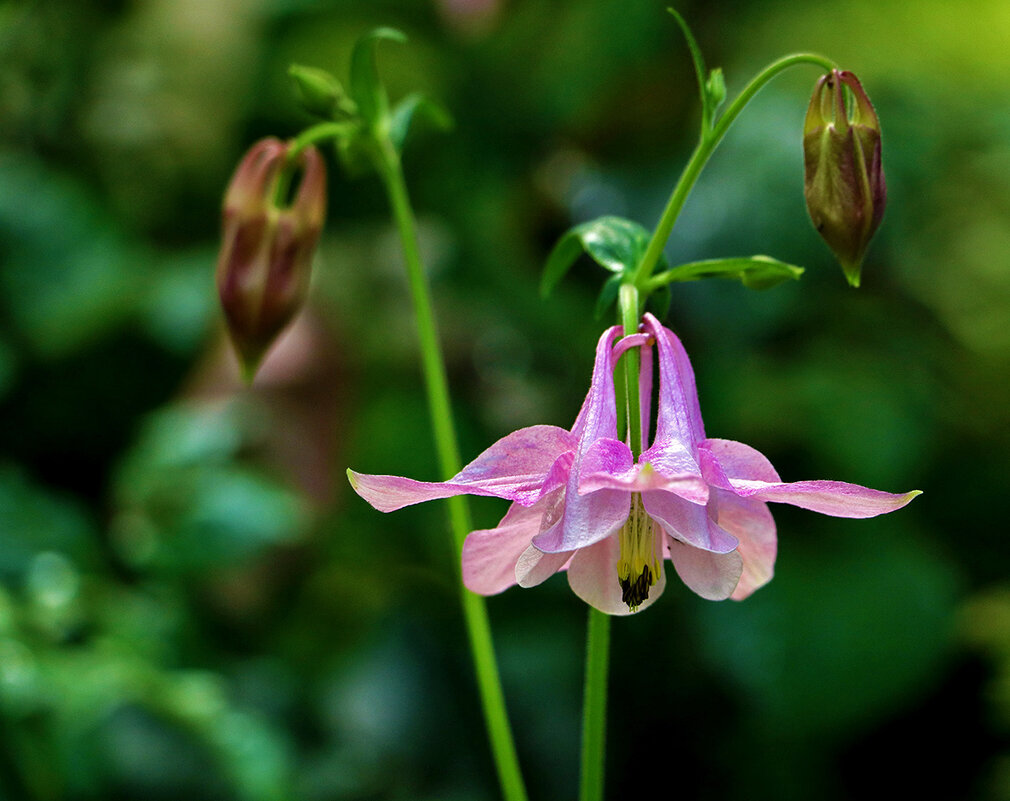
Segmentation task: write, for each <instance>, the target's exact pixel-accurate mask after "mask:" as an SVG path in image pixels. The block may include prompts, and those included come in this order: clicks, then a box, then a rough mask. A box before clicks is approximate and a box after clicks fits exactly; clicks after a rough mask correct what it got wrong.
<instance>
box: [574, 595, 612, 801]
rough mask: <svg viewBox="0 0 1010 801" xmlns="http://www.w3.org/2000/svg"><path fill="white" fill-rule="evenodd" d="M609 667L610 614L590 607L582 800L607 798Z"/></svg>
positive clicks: (583, 717)
mask: <svg viewBox="0 0 1010 801" xmlns="http://www.w3.org/2000/svg"><path fill="white" fill-rule="evenodd" d="M609 667H610V616H609V615H607V614H604V613H603V612H600V611H599V610H597V609H594V608H593V607H589V621H588V623H587V626H586V678H585V689H584V691H583V698H582V771H581V775H580V779H581V781H580V784H579V801H603V769H604V767H605V765H604V762H605V759H606V745H607V732H606V728H607V674H608V672H609Z"/></svg>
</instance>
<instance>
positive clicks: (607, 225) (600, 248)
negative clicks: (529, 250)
mask: <svg viewBox="0 0 1010 801" xmlns="http://www.w3.org/2000/svg"><path fill="white" fill-rule="evenodd" d="M648 244H649V232H648V231H646V230H645V229H644V228H643V227H642V226H641V225H639V224H638V223H636V222H632V221H631V220H625V219H624V218H623V217H609V216H608V217H600V218H598V219H596V220H591V221H590V222H586V223H582V224H581V225H576V226H575V227H574V228H572V229H570V230H569V231H567V232H566V233H565V234H564V235H563V236H562V237H561V239H559V240H558V243H557V245H555V246H554V249H553V250H552V251H551V253H550V255H549V256H548V257H547V264H546V265H545V266H544V275H543V279H542V280H541V282H540V294H541V295H542V296H544V297H547V295H548V294H550V291H551V290H552V289H553V288H554V287H555V286H556V285H557V284H558V282H559V281H560V280H561V279H562V278H563V277H564V275H565V273H566V272H568V268H569V267H571V266H572V264H574V263H575V260H576V259H577V258H578V257H579V255H580V254H581V253H583V252H584V253H586V254H588V255H589V256H590V258H592V259H593V261H595V262H596V263H597V264H599V265H600V266H601V267H603V268H604V269H607V270H609V271H610V272H613V273H617V274H618V275H620V276H623V277H627V276H629V275H630V274H631V273H632V272H633V271H634V269H635V267H636V266H637V265H638V262H639V260H640V259H641V258H642V254H644V253H645V249H646V248H647V247H648Z"/></svg>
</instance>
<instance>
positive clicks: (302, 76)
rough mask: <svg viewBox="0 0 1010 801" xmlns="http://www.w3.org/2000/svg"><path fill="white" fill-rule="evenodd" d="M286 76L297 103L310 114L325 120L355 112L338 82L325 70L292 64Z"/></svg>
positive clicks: (353, 105)
mask: <svg viewBox="0 0 1010 801" xmlns="http://www.w3.org/2000/svg"><path fill="white" fill-rule="evenodd" d="M288 75H289V76H290V77H291V80H292V82H293V83H294V85H295V93H296V94H297V96H298V102H299V103H301V105H302V108H304V109H305V110H306V111H307V112H309V113H310V114H314V115H316V116H317V117H322V118H323V119H325V120H334V119H340V118H344V117H351V116H353V115H354V114H355V112H356V111H357V107H356V106H355V104H354V101H353V100H351V98H349V97H348V96H347V93H346V92H345V91H344V87H343V86H341V85H340V81H338V80H337V79H336V78H334V77H333V76H332V75H330V73H328V72H327V71H326V70H321V69H318V68H317V67H305V66H302V65H301V64H292V65H291V66H290V67H288Z"/></svg>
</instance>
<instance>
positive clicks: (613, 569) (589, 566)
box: [568, 536, 666, 615]
mask: <svg viewBox="0 0 1010 801" xmlns="http://www.w3.org/2000/svg"><path fill="white" fill-rule="evenodd" d="M662 539H663V538H662V536H658V537H656V544H657V558H658V561H659V565H660V568H659V576H658V578H657V579H656V583H655V584H653V585H652V587H651V588H650V589H649V595H648V597H647V598H646V599H645V600H644V601H643V602H642V603H641V605H640V606H639V607H638V608H637V609H636V610H635V611H636V613H637V612H641V611H642V610H643V609H645V608H646V607H648V606H650V605H651V604H652V602H653V601H655V600H656V599H657V598H658V597H659V596H660V595H662V594H663V589H664V588H665V587H666V572H665V571H664V570H663V558H662V554H661V553H659V551H661V550H662ZM620 554H621V544H620V540H619V539H618V537H616V536H613V537H607V538H606V539H605V540H601V541H600V542H598V543H596V544H595V545H592V546H590V547H589V548H583V549H582V550H581V551H576V552H575V555H574V556H573V557H572V562H571V564H570V565H569V566H568V583H569V585H570V586H571V588H572V591H573V592H574V593H575V594H576V595H578V596H579V597H580V598H581V599H582V600H583V601H585V602H586V603H587V604H589V605H590V606H592V607H594V608H596V609H599V610H600V611H601V612H605V613H606V614H608V615H630V614H632V611H631V609H629V608H628V605H627V604H626V603H625V602H624V600H623V599H622V593H621V583H620V581H618V578H617V560H618V558H619V557H620Z"/></svg>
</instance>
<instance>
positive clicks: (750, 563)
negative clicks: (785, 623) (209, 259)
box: [348, 314, 919, 615]
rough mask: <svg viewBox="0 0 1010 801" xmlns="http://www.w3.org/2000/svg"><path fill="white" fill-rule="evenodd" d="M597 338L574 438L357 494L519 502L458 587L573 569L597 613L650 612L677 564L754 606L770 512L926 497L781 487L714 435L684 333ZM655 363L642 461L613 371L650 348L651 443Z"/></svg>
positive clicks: (854, 510)
mask: <svg viewBox="0 0 1010 801" xmlns="http://www.w3.org/2000/svg"><path fill="white" fill-rule="evenodd" d="M620 333H621V329H620V327H617V326H615V327H614V328H611V329H608V330H607V331H605V332H604V333H603V336H602V337H600V341H599V343H598V345H597V348H596V361H595V365H594V368H593V379H592V384H591V385H590V388H589V394H588V395H587V396H586V400H585V402H584V403H583V406H582V410H581V411H580V412H579V416H578V418H577V419H576V421H575V425H574V426H572V429H571V431H566V430H564V429H562V428H556V427H554V426H543V425H541V426H531V427H530V428H523V429H520V430H519V431H515V432H513V433H511V434H509V435H508V436H506V437H504V438H502V439H500V440H499V441H498V442H496V443H495V444H494V445H492V446H491V447H490V448H488V449H487V450H486V451H484V453H482V454H481V455H480V456H478V457H477V458H476V459H475V460H474V461H473V462H471V463H470V464H468V465H467V466H466V467H465V468H463V470H461V471H460V472H459V473H458V474H457V475H455V476H454V477H453V478H451V479H450V480H449V481H445V482H439V483H429V482H422V481H414V480H412V479H409V478H401V477H398V476H375V475H363V474H360V473H354V472H353V471H350V470H349V471H348V476H349V477H350V480H351V486H352V487H353V488H354V490H355V491H356V492H357V493H358V494H359V495H361V497H363V498H364V499H365V500H367V501H368V502H369V503H370V504H372V506H374V507H375V508H376V509H378V510H380V511H383V512H390V511H393V510H395V509H400V508H402V507H404V506H409V505H410V504H414V503H419V502H421V501H427V500H432V499H435V498H446V497H449V496H450V495H459V494H470V495H492V496H496V497H499V498H507V499H509V500H511V501H512V502H513V503H512V505H511V506H510V507H509V509H508V512H507V513H506V514H505V517H504V518H503V519H502V521H501V522H500V523H499V524H498V526H497V527H496V528H493V529H488V530H483V531H474V532H472V533H471V534H470V535H469V536H468V537H467V539H466V542H465V544H464V546H463V582H464V584H465V585H466V586H467V587H468V588H469V589H470V590H472V591H473V592H477V593H480V594H482V595H492V594H494V593H498V592H501V591H502V590H505V589H506V588H508V587H510V586H512V585H513V584H519V585H520V586H522V587H531V586H534V585H536V584H539V583H541V582H542V581H544V580H545V579H547V578H548V577H550V576H551V575H553V574H554V573H556V572H558V571H559V570H566V571H567V573H568V582H569V584H570V585H571V587H572V590H574V592H575V593H576V595H578V596H579V597H580V598H582V599H583V600H584V601H586V603H589V604H591V605H592V606H594V607H596V608H597V609H599V610H600V611H602V612H607V613H609V614H615V615H624V614H629V613H631V612H636V611H638V610H640V609H644V608H645V607H647V606H648V605H650V604H651V603H652V602H653V601H655V600H656V598H658V597H659V595H660V594H661V593H662V591H663V588H664V587H665V585H666V575H665V571H664V563H665V560H666V559H669V560H670V561H671V562H672V563H673V566H674V569H675V570H676V571H677V574H678V575H679V576H680V578H681V580H683V582H684V583H685V584H687V586H688V587H690V588H691V589H692V590H693V591H694V592H696V593H697V594H698V595H700V596H701V597H703V598H708V599H711V600H723V599H725V598H734V599H737V600H740V599H743V598H746V597H747V596H748V595H750V594H751V593H752V592H753V591H754V590H756V589H757V588H758V587H760V586H762V585H763V584H765V583H767V582H768V581H769V579H771V577H772V572H773V567H774V564H775V552H776V536H775V522H774V521H773V519H772V516H771V513H770V512H769V511H768V506H767V502H768V501H776V502H781V503H791V504H793V505H794V506H800V507H803V508H804V509H810V510H812V511H815V512H821V513H822V514H827V515H833V516H836V517H873V516H875V515H879V514H883V513H885V512H893V511H895V510H896V509H900V508H901V507H902V506H904V505H905V504H907V503H908V502H909V501H910V500H911V499H912V498H914V497H915V496H916V495H918V494H919V493H918V492H917V491H914V492H909V493H905V494H899V495H895V494H891V493H888V492H881V491H879V490H873V489H868V488H866V487H861V486H858V485H855V484H846V483H843V482H839V481H798V482H791V483H784V482H782V480H781V479H780V478H779V476H778V473H776V472H775V469H774V468H773V467H772V466H771V464H770V463H769V461H768V460H767V459H766V458H765V457H764V456H762V455H761V454H760V453H758V452H757V451H756V450H754V449H753V448H751V447H749V446H747V445H744V444H742V443H739V442H733V441H731V440H723V439H709V438H707V437H706V436H705V429H704V426H703V424H702V420H701V411H700V409H699V406H698V393H697V390H696V388H695V382H694V371H693V370H692V368H691V362H690V361H689V360H688V357H687V353H686V352H685V351H684V347H683V345H681V343H680V340H679V339H678V338H677V337H676V335H675V334H674V333H673V332H672V331H670V330H669V329H668V328H665V327H663V326H662V325H661V324H660V323H659V321H658V320H657V319H656V318H655V317H653V316H652V315H650V314H646V315H645V322H644V325H643V331H642V333H639V334H634V335H632V336H627V337H623V338H621V339H620V341H618V342H617V344H616V345H615V341H616V340H618V338H619V337H620ZM653 346H655V347H656V350H657V354H658V361H659V395H658V397H659V410H658V416H657V420H656V433H655V437H654V438H653V441H652V445H651V447H649V448H647V449H646V450H644V451H643V452H642V454H641V455H640V456H639V458H638V459H637V460H635V458H634V457H633V454H632V451H631V448H630V446H629V443H627V442H623V441H621V440H619V439H618V438H617V414H616V404H615V395H614V378H613V369H614V365H615V363H616V360H617V358H618V357H619V356H620V355H621V354H622V353H623V352H624V351H626V350H627V349H628V348H630V347H640V348H641V349H642V351H641V353H642V360H641V363H642V369H641V373H640V397H641V399H642V409H641V414H642V428H643V438H644V437H645V436H646V432H648V430H649V425H650V416H649V408H650V405H651V400H650V399H651V396H652V350H651V349H652V347H653Z"/></svg>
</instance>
